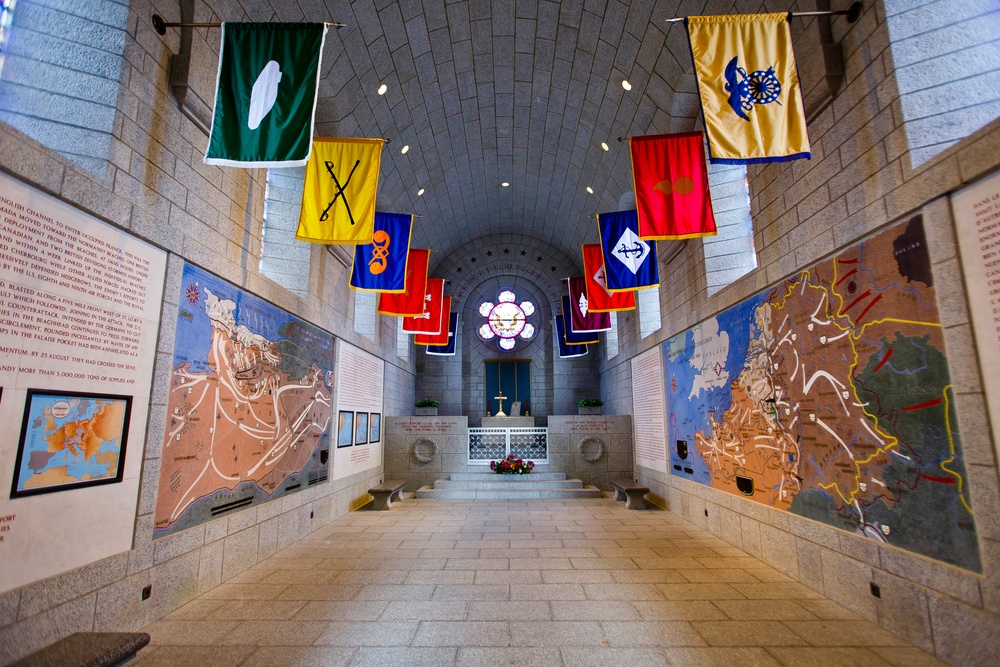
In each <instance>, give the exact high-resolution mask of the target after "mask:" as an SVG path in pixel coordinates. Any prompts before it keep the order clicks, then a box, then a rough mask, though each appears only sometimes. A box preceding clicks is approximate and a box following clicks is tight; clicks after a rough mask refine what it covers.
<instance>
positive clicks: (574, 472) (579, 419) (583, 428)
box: [548, 414, 633, 491]
mask: <svg viewBox="0 0 1000 667" xmlns="http://www.w3.org/2000/svg"><path fill="white" fill-rule="evenodd" d="M632 461H633V454H632V415H630V414H620V415H578V416H577V415H558V416H551V417H549V466H548V469H549V470H551V471H553V472H564V473H566V476H567V477H571V478H576V479H579V480H581V481H582V482H583V483H584V484H593V485H594V486H596V487H598V488H599V489H601V490H602V491H610V490H611V480H612V479H621V478H631V477H632Z"/></svg>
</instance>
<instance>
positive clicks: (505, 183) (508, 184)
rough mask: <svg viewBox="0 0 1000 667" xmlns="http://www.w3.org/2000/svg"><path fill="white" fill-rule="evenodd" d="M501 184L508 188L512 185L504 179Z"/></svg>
mask: <svg viewBox="0 0 1000 667" xmlns="http://www.w3.org/2000/svg"><path fill="white" fill-rule="evenodd" d="M500 186H501V187H504V188H507V187H510V183H508V182H507V181H504V182H503V183H501V184H500Z"/></svg>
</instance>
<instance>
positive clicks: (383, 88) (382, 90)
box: [378, 83, 389, 95]
mask: <svg viewBox="0 0 1000 667" xmlns="http://www.w3.org/2000/svg"><path fill="white" fill-rule="evenodd" d="M387 90H389V86H387V85H385V84H384V83H383V84H382V85H381V86H379V87H378V94H379V95H385V91H387Z"/></svg>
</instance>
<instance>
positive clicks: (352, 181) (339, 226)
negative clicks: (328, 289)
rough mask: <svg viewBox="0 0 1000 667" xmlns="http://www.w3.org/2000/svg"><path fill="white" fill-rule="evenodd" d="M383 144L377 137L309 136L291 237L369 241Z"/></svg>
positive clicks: (354, 242)
mask: <svg viewBox="0 0 1000 667" xmlns="http://www.w3.org/2000/svg"><path fill="white" fill-rule="evenodd" d="M384 143H385V142H384V140H382V139H340V138H328V137H322V138H320V137H317V138H316V139H314V140H313V150H312V155H311V156H310V157H309V162H308V164H306V181H305V185H304V187H303V188H302V213H301V214H300V215H299V228H298V231H297V232H296V233H295V238H296V239H298V240H299V241H309V242H311V243H334V244H343V245H359V244H362V243H371V242H372V238H373V236H374V235H375V190H376V189H377V187H378V174H379V164H380V161H381V158H382V145H383V144H384Z"/></svg>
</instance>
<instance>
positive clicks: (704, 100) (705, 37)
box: [686, 13, 810, 164]
mask: <svg viewBox="0 0 1000 667" xmlns="http://www.w3.org/2000/svg"><path fill="white" fill-rule="evenodd" d="M686 23H687V28H688V36H689V37H690V40H691V54H692V56H693V57H694V70H695V75H696V76H697V78H698V92H699V95H700V97H701V111H702V115H703V116H704V118H705V128H706V130H707V132H708V151H709V157H710V159H711V160H712V163H713V164H755V163H759V162H785V161H788V160H797V159H799V158H809V150H810V148H809V135H808V134H807V132H806V115H805V105H804V104H803V102H802V91H801V89H800V88H799V74H798V71H797V70H796V67H795V55H794V54H793V53H792V34H791V31H790V30H789V28H788V14H787V13H778V14H732V15H729V16H689V17H688V18H687V21H686Z"/></svg>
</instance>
